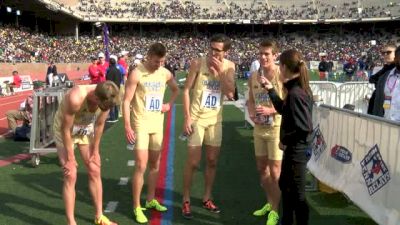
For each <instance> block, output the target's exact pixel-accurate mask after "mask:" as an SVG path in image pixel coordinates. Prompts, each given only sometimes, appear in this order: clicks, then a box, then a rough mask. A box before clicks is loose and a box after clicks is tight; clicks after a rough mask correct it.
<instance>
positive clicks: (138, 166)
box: [135, 161, 147, 173]
mask: <svg viewBox="0 0 400 225" xmlns="http://www.w3.org/2000/svg"><path fill="white" fill-rule="evenodd" d="M146 168H147V165H146V163H145V162H142V161H136V162H135V172H136V173H144V172H145V171H146Z"/></svg>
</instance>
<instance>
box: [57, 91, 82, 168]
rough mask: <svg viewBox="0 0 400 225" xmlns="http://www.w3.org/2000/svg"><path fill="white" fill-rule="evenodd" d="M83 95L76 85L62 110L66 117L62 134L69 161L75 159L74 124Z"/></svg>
mask: <svg viewBox="0 0 400 225" xmlns="http://www.w3.org/2000/svg"><path fill="white" fill-rule="evenodd" d="M83 99H84V98H83V97H82V96H81V94H80V91H79V87H74V88H73V89H71V91H70V92H69V93H68V94H66V95H65V108H64V111H63V112H62V113H63V115H64V117H63V120H62V122H61V136H62V139H63V144H64V147H65V150H66V152H67V162H66V164H67V163H68V162H74V163H76V161H75V154H74V145H73V141H72V134H71V131H72V127H73V126H74V118H75V114H76V113H77V112H78V111H79V109H80V107H81V105H82V102H83Z"/></svg>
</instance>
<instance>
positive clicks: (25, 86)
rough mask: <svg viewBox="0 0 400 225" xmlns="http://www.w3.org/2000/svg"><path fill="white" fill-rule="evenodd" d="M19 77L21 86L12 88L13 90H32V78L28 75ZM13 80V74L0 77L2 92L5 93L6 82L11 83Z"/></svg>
mask: <svg viewBox="0 0 400 225" xmlns="http://www.w3.org/2000/svg"><path fill="white" fill-rule="evenodd" d="M19 77H20V78H21V80H22V82H21V87H19V88H14V91H15V92H21V91H29V90H33V85H32V78H31V76H29V75H19ZM12 82H13V76H8V77H0V85H1V87H2V89H3V91H2V92H3V93H5V91H6V90H5V89H6V86H7V83H9V84H10V83H12Z"/></svg>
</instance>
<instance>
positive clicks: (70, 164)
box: [63, 159, 78, 176]
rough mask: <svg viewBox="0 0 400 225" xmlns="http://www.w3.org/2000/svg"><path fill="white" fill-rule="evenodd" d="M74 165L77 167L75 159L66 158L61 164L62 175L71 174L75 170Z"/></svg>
mask: <svg viewBox="0 0 400 225" xmlns="http://www.w3.org/2000/svg"><path fill="white" fill-rule="evenodd" d="M76 167H78V163H77V162H76V160H75V159H70V160H67V161H66V162H65V164H64V166H63V171H64V176H68V175H71V174H72V173H73V172H74V171H76Z"/></svg>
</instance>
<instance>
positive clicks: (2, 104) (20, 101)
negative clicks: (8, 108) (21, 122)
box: [0, 99, 25, 106]
mask: <svg viewBox="0 0 400 225" xmlns="http://www.w3.org/2000/svg"><path fill="white" fill-rule="evenodd" d="M23 101H25V99H21V100H19V101H13V102H7V103H1V104H0V106H4V105H9V104H14V103H17V102H19V103H22V102H23Z"/></svg>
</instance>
